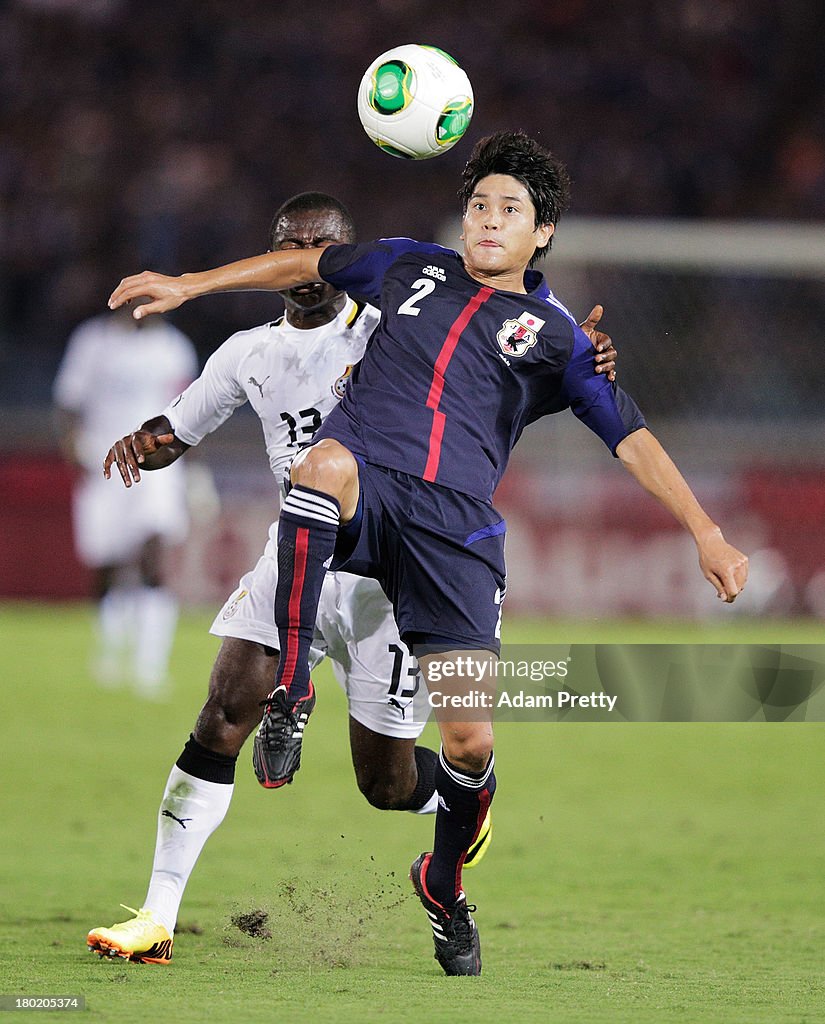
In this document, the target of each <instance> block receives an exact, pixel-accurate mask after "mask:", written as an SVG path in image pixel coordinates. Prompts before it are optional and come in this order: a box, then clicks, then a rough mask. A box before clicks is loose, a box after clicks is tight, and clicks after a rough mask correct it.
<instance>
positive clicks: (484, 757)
mask: <svg viewBox="0 0 825 1024" xmlns="http://www.w3.org/2000/svg"><path fill="white" fill-rule="evenodd" d="M441 742H442V746H443V748H444V756H445V757H446V758H447V760H448V761H449V762H450V764H452V765H454V766H455V767H456V768H463V769H464V770H465V771H468V772H482V771H484V769H485V768H486V767H487V763H488V762H489V760H490V754H492V752H493V733H492V730H491V729H490V728H488V727H486V726H484V725H478V724H477V723H462V724H460V725H458V726H454V727H452V728H447V729H444V730H442V736H441Z"/></svg>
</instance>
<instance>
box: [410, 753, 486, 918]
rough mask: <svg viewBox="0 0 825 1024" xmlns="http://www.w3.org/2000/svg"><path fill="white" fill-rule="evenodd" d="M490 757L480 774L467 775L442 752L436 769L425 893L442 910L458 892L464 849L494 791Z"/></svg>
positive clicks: (465, 852)
mask: <svg viewBox="0 0 825 1024" xmlns="http://www.w3.org/2000/svg"><path fill="white" fill-rule="evenodd" d="M494 764H495V759H494V757H493V755H492V754H490V760H489V761H488V762H487V767H486V768H485V769H484V771H482V772H468V771H464V770H463V769H459V768H456V767H455V766H454V765H451V764H450V762H449V761H448V760H447V758H446V757H445V756H444V751H443V750H442V752H441V754H440V756H439V759H438V765H437V767H436V770H435V788H436V789H437V790H438V810H437V811H436V816H435V842H434V844H433V854H432V857H431V858H430V862H429V864H428V866H427V875H426V884H427V891H428V892H429V894H430V895H431V896H432V898H433V899H434V900H435V901H436V902H437V903H440V904H441V905H442V906H444V907H452V906H453V905H454V904H455V901H456V900H457V899H458V895H459V893H460V892H461V869H462V867H463V866H464V858H465V856H466V854H467V850H469V848H470V847H471V846H472V844H473V842H474V841H475V838H476V836H477V835H478V833H479V831H480V829H481V826H482V824H483V823H484V819H485V818H486V817H487V811H488V810H489V808H490V804H491V803H492V801H493V794H494V793H495V791H496V776H495V773H494V772H493V765H494Z"/></svg>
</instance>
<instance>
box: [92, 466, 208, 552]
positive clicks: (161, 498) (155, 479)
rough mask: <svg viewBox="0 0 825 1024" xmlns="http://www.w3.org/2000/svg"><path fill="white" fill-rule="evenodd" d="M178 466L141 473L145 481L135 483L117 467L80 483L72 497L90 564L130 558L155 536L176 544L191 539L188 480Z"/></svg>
mask: <svg viewBox="0 0 825 1024" xmlns="http://www.w3.org/2000/svg"><path fill="white" fill-rule="evenodd" d="M179 468H182V467H179ZM174 469H175V467H172V466H170V467H169V468H167V469H164V470H163V472H153V473H141V475H140V483H139V484H133V485H132V486H131V487H129V488H126V487H124V486H123V481H122V480H121V479H120V476H119V474H118V473H117V471H116V470H115V472H114V473H113V475H112V478H111V479H110V480H106V479H105V477H104V476H103V473H102V471H101V472H100V473H89V474H87V475H86V477H85V478H84V479H83V480H82V481H79V482H78V484H77V485H76V487H75V489H74V494H73V496H72V511H73V526H74V539H75V547H76V549H77V554H78V557H79V558H80V560H81V561H82V562H83V563H84V565H87V566H90V567H91V568H99V567H101V566H104V565H118V564H120V563H123V562H128V561H130V560H131V559H132V558H134V557H135V556H136V555H137V554H138V553H139V552H140V549H141V548H142V547H143V545H144V544H145V543H146V541H147V540H148V539H149V538H150V537H155V536H160V537H162V538H163V539H164V540H165V541H167V542H168V543H170V544H179V543H181V542H182V541H183V540H184V539H185V538H186V532H187V530H188V528H189V513H188V511H187V507H186V486H185V484H186V481H185V477H184V474H183V473H182V472H173V470H174Z"/></svg>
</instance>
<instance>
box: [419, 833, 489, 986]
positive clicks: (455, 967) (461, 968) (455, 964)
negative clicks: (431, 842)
mask: <svg viewBox="0 0 825 1024" xmlns="http://www.w3.org/2000/svg"><path fill="white" fill-rule="evenodd" d="M431 856H432V854H430V853H422V854H421V856H420V857H419V858H418V860H416V861H415V862H414V864H413V866H412V867H411V868H410V881H411V882H412V884H413V889H415V894H416V896H417V897H418V898H419V899H420V900H421V903H422V905H423V907H424V909H425V910H426V911H427V917H429V919H430V925H431V926H432V929H433V942H434V943H435V954H434V955H435V958H436V960H437V961H438V962H439V963H440V964H441V966H442V968H443V969H444V973H445V974H449V975H476V974H481V942H480V941H479V937H478V929H477V928H476V923H475V921H474V920H473V919H472V917H471V916H470V911H471V910H475V909H476V908H475V907H474V906H468V905H467V897H466V896H465V895H464V893H463V892H462V893H461V895H460V896H459V897H458V901H457V902H456V905H455V906H454V907H450V908H447V907H443V906H442V905H441V904H440V903H437V902H436V901H435V900H434V899H433V898H432V897H431V896H430V894H429V893H428V892H427V883H426V874H427V866H428V864H429V863H430V857H431Z"/></svg>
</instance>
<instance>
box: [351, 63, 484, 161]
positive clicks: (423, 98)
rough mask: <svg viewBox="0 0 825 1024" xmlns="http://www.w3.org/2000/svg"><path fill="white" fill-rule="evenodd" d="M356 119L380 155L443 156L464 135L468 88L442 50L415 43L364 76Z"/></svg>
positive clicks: (470, 103) (469, 103)
mask: <svg viewBox="0 0 825 1024" xmlns="http://www.w3.org/2000/svg"><path fill="white" fill-rule="evenodd" d="M358 116H359V117H360V118H361V124H362V125H363V126H364V131H365V132H366V133H367V135H369V137H370V138H371V139H372V141H373V142H374V143H375V144H376V146H378V147H379V148H380V149H383V150H384V152H385V153H389V154H390V156H397V157H401V158H402V159H407V160H427V159H429V158H430V157H432V156H438V155H439V154H440V153H446V151H447V150H448V149H450V148H451V147H452V146H454V145H455V144H456V143H457V142H458V140H459V139H460V138H461V136H462V135H463V134H464V133H465V132H466V131H467V128H468V126H469V124H470V118H471V117H472V116H473V87H472V86H471V85H470V80H469V78H468V77H467V75H466V74H465V73H464V71H463V70H462V68H460V67H459V66H458V64H457V63H456V62H455V61H454V60H453V58H452V57H451V56H450V55H449V54H448V53H445V52H444V51H443V50H439V49H438V48H437V47H435V46H422V45H419V44H417V43H409V44H407V45H406V46H394V47H393V48H392V49H391V50H387V52H386V53H382V54H381V56H380V57H377V58H376V59H375V60H374V61H373V62H372V64H370V66H369V67H368V68H367V70H366V71H365V72H364V77H363V78H362V79H361V85H360V86H359V88H358Z"/></svg>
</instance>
